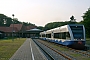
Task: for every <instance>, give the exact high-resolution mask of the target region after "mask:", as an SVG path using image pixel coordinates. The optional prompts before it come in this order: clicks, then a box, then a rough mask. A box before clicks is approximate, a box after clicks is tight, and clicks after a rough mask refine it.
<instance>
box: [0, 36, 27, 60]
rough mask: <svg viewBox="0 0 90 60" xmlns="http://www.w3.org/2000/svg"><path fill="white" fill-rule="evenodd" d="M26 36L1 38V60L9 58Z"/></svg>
mask: <svg viewBox="0 0 90 60" xmlns="http://www.w3.org/2000/svg"><path fill="white" fill-rule="evenodd" d="M25 40H26V39H25V38H20V39H19V38H18V39H14V41H12V39H2V40H0V60H9V59H10V57H12V55H13V54H14V53H15V52H16V50H17V49H18V48H19V47H20V46H21V45H22V44H23V42H24V41H25Z"/></svg>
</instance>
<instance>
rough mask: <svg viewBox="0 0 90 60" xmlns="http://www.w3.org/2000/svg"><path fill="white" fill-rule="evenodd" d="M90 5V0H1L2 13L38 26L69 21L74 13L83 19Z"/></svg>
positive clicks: (0, 11)
mask: <svg viewBox="0 0 90 60" xmlns="http://www.w3.org/2000/svg"><path fill="white" fill-rule="evenodd" d="M89 7H90V0H0V13H2V14H5V15H7V16H9V17H12V14H15V18H18V20H19V21H21V22H30V23H33V24H35V25H37V26H44V25H45V24H47V23H49V22H60V21H69V18H70V17H71V16H72V15H73V16H75V19H77V21H81V20H82V17H81V16H82V15H83V13H85V12H86V11H87V10H88V8H89Z"/></svg>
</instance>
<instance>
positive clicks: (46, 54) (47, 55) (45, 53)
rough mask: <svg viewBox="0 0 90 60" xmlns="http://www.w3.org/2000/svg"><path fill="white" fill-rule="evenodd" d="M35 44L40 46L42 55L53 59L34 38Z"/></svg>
mask: <svg viewBox="0 0 90 60" xmlns="http://www.w3.org/2000/svg"><path fill="white" fill-rule="evenodd" d="M33 41H34V42H35V43H36V44H37V46H38V47H39V48H40V50H41V51H42V52H43V53H44V55H45V56H46V57H47V59H48V60H55V59H54V58H53V57H52V56H51V55H50V54H49V53H48V52H47V51H45V50H44V49H43V48H42V47H41V46H40V45H39V44H38V43H37V42H36V41H35V40H33Z"/></svg>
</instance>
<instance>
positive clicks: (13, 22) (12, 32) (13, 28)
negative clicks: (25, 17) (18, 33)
mask: <svg viewBox="0 0 90 60" xmlns="http://www.w3.org/2000/svg"><path fill="white" fill-rule="evenodd" d="M12 16H13V19H12V24H13V27H12V28H13V29H12V41H14V39H13V36H14V16H15V15H14V14H12Z"/></svg>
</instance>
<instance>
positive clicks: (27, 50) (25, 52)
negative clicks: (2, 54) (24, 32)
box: [9, 38, 47, 60]
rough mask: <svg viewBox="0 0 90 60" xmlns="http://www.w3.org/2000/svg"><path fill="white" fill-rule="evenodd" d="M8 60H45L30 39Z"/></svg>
mask: <svg viewBox="0 0 90 60" xmlns="http://www.w3.org/2000/svg"><path fill="white" fill-rule="evenodd" d="M9 60H47V58H46V57H45V56H44V54H43V53H42V52H41V50H40V49H39V48H38V47H37V45H36V44H35V43H34V42H33V40H32V39H30V38H27V40H26V41H25V42H24V43H23V44H22V45H21V47H20V48H19V49H18V50H17V51H16V52H15V53H14V55H13V56H12V57H11V58H10V59H9Z"/></svg>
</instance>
